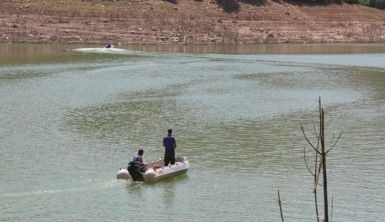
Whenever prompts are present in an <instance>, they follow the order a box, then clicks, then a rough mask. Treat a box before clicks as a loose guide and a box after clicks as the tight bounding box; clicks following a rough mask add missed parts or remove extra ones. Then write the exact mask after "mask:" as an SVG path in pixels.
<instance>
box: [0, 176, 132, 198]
mask: <svg viewBox="0 0 385 222" xmlns="http://www.w3.org/2000/svg"><path fill="white" fill-rule="evenodd" d="M126 184H127V183H124V182H123V181H117V180H116V179H113V180H109V181H105V182H101V183H98V184H94V185H91V186H86V187H75V188H67V189H46V190H44V189H41V190H40V189H39V190H32V191H27V192H13V193H0V197H26V196H35V195H46V194H59V193H75V192H85V191H92V190H104V189H110V188H113V187H117V186H123V185H124V186H126Z"/></svg>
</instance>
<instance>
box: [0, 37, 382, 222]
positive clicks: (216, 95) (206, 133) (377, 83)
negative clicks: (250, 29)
mask: <svg viewBox="0 0 385 222" xmlns="http://www.w3.org/2000/svg"><path fill="white" fill-rule="evenodd" d="M122 48H124V47H122ZM125 49H127V50H115V51H106V50H104V49H100V48H90V47H88V48H87V47H84V46H65V45H57V46H49V47H48V46H43V47H42V46H41V45H22V44H20V45H12V44H0V95H1V97H0V125H1V128H0V148H1V152H0V221H280V216H279V208H278V205H277V202H276V201H277V197H276V194H277V190H280V192H281V195H282V196H283V207H284V215H285V218H286V220H287V221H315V216H314V204H313V194H312V177H311V175H310V174H309V173H308V171H307V169H306V167H305V165H304V160H303V148H304V147H307V144H306V143H305V140H304V138H303V136H302V134H301V131H300V124H301V123H302V124H304V126H305V127H306V128H307V129H308V130H309V131H310V130H311V129H312V128H313V124H315V123H316V121H317V104H318V101H317V99H318V97H319V96H321V97H322V99H323V103H324V106H325V107H324V108H325V110H326V127H327V131H326V133H327V143H328V144H330V143H331V139H332V138H333V134H335V135H337V134H338V133H339V132H340V131H341V130H343V132H344V133H343V136H342V138H341V140H340V143H338V145H337V147H336V148H335V149H333V150H332V151H331V152H330V155H329V160H328V164H329V168H328V169H329V171H328V172H329V178H330V183H329V187H330V188H329V189H330V199H332V197H333V221H383V218H384V217H385V210H384V209H385V208H384V207H385V204H384V199H385V186H384V183H385V177H384V176H383V172H384V170H385V149H384V142H383V139H384V138H385V128H384V126H385V45H303V46H301V45H274V46H246V47H229V46H228V47H206V48H205V47H198V46H196V47H192V46H190V47H186V46H185V47H165V46H152V47H148V46H127V47H126V48H125ZM178 52H185V53H178ZM168 128H173V129H174V134H175V136H176V139H177V142H178V148H177V153H178V154H180V155H184V156H186V157H188V158H189V160H190V162H191V170H190V171H189V172H188V174H187V175H185V176H180V177H177V178H172V179H170V180H166V181H163V182H160V183H157V184H152V185H148V184H143V183H130V182H128V183H127V182H122V181H117V180H116V179H115V176H116V171H117V169H118V168H120V167H124V166H126V164H127V162H128V160H129V159H130V158H131V156H132V154H134V153H135V152H136V151H137V149H138V148H143V149H144V150H145V159H146V160H147V161H150V160H155V159H158V158H160V157H161V156H162V154H163V149H162V146H161V145H162V144H161V140H162V137H163V136H164V133H165V131H166V130H167V129H168ZM310 134H311V133H310ZM308 153H309V154H310V153H311V151H310V150H308ZM309 161H310V162H311V159H309Z"/></svg>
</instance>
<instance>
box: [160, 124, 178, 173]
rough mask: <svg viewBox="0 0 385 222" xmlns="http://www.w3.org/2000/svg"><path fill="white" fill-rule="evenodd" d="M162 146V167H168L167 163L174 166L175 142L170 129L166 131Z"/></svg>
mask: <svg viewBox="0 0 385 222" xmlns="http://www.w3.org/2000/svg"><path fill="white" fill-rule="evenodd" d="M163 146H164V165H165V166H168V164H169V163H171V165H174V164H175V147H176V141H175V138H174V137H172V129H169V130H168V131H167V136H166V137H164V138H163Z"/></svg>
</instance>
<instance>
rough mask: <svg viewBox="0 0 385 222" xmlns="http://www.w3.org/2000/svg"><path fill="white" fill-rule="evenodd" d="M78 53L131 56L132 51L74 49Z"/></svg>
mask: <svg viewBox="0 0 385 222" xmlns="http://www.w3.org/2000/svg"><path fill="white" fill-rule="evenodd" d="M73 51H76V52H84V53H107V54H130V53H131V51H128V50H126V49H119V48H77V49H73Z"/></svg>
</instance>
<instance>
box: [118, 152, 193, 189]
mask: <svg viewBox="0 0 385 222" xmlns="http://www.w3.org/2000/svg"><path fill="white" fill-rule="evenodd" d="M145 167H146V169H147V170H146V171H145V172H136V173H135V172H134V173H133V172H132V171H131V170H130V172H129V171H128V169H124V168H122V169H120V170H119V171H118V173H117V175H116V178H117V179H125V180H143V181H144V182H149V183H153V182H158V181H160V180H162V179H165V178H169V177H173V176H176V175H180V174H183V173H186V172H187V170H188V169H189V167H190V163H189V162H188V160H187V159H186V158H185V157H176V158H175V164H174V165H168V166H164V162H163V160H158V161H155V162H152V163H148V164H146V165H145ZM132 174H134V175H132ZM135 174H136V175H135ZM138 174H139V177H140V179H138Z"/></svg>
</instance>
